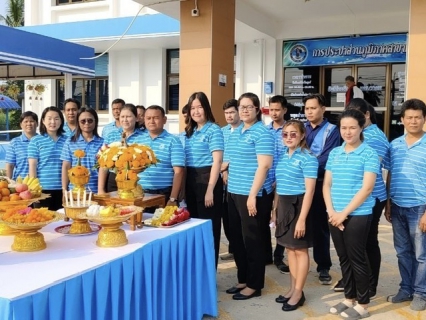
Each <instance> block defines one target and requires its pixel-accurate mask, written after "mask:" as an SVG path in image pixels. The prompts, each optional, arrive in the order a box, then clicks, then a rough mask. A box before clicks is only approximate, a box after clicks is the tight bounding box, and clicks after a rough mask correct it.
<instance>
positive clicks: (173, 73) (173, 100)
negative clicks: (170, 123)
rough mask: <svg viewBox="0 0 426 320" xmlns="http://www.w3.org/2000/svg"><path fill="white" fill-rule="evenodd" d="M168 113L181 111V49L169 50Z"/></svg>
mask: <svg viewBox="0 0 426 320" xmlns="http://www.w3.org/2000/svg"><path fill="white" fill-rule="evenodd" d="M166 86H167V88H166V93H167V97H166V106H167V107H166V112H170V111H172V112H178V111H179V49H171V50H167V81H166Z"/></svg>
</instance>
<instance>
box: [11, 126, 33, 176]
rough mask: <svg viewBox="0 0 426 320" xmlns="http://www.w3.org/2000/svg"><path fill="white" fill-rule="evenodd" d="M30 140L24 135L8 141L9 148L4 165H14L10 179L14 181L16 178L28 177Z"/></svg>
mask: <svg viewBox="0 0 426 320" xmlns="http://www.w3.org/2000/svg"><path fill="white" fill-rule="evenodd" d="M29 143H30V140H29V139H28V138H27V136H26V135H25V134H22V135H20V136H19V137H16V138H14V139H12V141H10V145H9V148H7V150H6V159H5V161H6V163H10V164H13V165H14V169H13V175H12V179H13V180H16V178H17V177H18V176H21V177H22V178H24V177H26V176H27V175H28V171H29V165H28V145H29Z"/></svg>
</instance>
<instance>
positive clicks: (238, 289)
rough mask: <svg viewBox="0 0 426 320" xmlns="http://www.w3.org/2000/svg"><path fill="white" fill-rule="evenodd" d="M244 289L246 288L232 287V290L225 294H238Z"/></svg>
mask: <svg viewBox="0 0 426 320" xmlns="http://www.w3.org/2000/svg"><path fill="white" fill-rule="evenodd" d="M244 288H245V287H243V288H237V287H232V288H229V289H228V290H226V291H225V292H226V293H227V294H236V293H238V292H240V291H241V290H243V289H244Z"/></svg>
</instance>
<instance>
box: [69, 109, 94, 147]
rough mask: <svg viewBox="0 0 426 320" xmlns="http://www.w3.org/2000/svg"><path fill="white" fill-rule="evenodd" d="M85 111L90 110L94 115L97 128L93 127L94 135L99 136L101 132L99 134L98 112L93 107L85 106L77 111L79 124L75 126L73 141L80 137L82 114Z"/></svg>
mask: <svg viewBox="0 0 426 320" xmlns="http://www.w3.org/2000/svg"><path fill="white" fill-rule="evenodd" d="M83 112H88V113H90V114H91V115H92V116H93V118H95V128H94V129H93V135H94V136H96V137H99V134H98V124H99V117H98V114H97V113H96V111H95V110H93V109H92V108H86V107H83V108H81V109H80V110H78V112H77V126H76V128H75V133H74V135H73V136H72V137H71V141H72V142H76V141H77V139H78V137H79V136H80V135H81V129H80V116H81V114H82V113H83Z"/></svg>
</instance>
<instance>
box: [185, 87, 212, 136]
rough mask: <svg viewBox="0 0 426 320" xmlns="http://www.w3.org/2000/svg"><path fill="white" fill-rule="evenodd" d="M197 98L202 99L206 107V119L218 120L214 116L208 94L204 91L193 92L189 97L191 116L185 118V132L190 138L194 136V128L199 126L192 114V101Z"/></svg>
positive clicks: (202, 104)
mask: <svg viewBox="0 0 426 320" xmlns="http://www.w3.org/2000/svg"><path fill="white" fill-rule="evenodd" d="M195 99H198V100H199V101H200V103H201V106H202V107H203V109H204V115H205V117H206V120H207V121H210V122H216V120H215V119H214V116H213V112H212V108H211V106H210V102H209V99H208V98H207V96H206V94H205V93H204V92H194V93H193V94H191V96H190V97H189V99H188V106H189V117H186V118H185V124H186V127H185V132H186V136H187V137H188V138H189V137H191V136H192V134H193V133H194V129H195V127H196V126H197V123H196V122H195V121H194V120H192V118H191V114H190V111H191V106H192V102H194V100H195Z"/></svg>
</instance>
